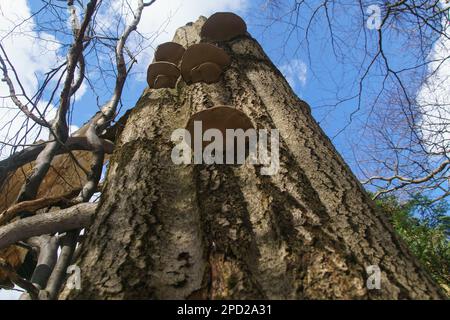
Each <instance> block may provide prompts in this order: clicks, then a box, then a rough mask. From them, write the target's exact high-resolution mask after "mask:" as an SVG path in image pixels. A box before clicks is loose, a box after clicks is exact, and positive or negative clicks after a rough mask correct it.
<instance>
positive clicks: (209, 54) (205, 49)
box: [181, 43, 231, 84]
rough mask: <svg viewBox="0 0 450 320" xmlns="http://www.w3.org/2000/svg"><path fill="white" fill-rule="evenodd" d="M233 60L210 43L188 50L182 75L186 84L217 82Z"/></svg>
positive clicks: (182, 66)
mask: <svg viewBox="0 0 450 320" xmlns="http://www.w3.org/2000/svg"><path fill="white" fill-rule="evenodd" d="M230 62H231V59H230V57H229V56H228V54H227V53H226V52H225V51H224V50H223V49H221V48H219V47H217V46H214V45H212V44H208V43H199V44H194V45H192V46H190V47H189V48H187V50H186V51H185V53H184V54H183V58H182V60H181V75H182V76H183V79H184V81H185V82H186V83H188V84H190V83H197V82H206V83H208V84H210V83H214V82H217V81H218V80H219V78H220V76H221V75H222V72H223V70H224V69H225V68H226V67H227V66H229V65H230Z"/></svg>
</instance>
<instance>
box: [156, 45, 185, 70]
mask: <svg viewBox="0 0 450 320" xmlns="http://www.w3.org/2000/svg"><path fill="white" fill-rule="evenodd" d="M184 51H185V49H184V47H183V46H182V45H181V44H178V43H176V42H165V43H162V44H160V45H159V46H158V47H157V48H156V51H155V61H166V62H171V63H173V64H176V65H178V63H179V62H180V60H181V57H182V56H183V53H184Z"/></svg>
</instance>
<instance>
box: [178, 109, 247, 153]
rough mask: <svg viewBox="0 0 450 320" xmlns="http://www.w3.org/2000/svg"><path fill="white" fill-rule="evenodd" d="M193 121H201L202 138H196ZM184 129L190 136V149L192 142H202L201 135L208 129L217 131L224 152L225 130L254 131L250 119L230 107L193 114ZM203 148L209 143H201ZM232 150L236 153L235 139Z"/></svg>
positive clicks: (192, 146)
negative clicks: (219, 134) (221, 139)
mask: <svg viewBox="0 0 450 320" xmlns="http://www.w3.org/2000/svg"><path fill="white" fill-rule="evenodd" d="M194 121H201V124H202V136H201V137H196V136H195V130H194ZM186 129H187V130H188V131H189V133H190V135H191V148H192V149H194V141H195V140H196V139H200V140H202V141H203V135H204V133H205V132H206V131H207V130H208V129H218V130H219V131H220V132H221V133H222V137H223V150H224V151H226V145H227V141H226V140H227V139H226V136H227V135H226V130H227V129H233V130H237V129H242V130H244V132H245V131H247V130H248V129H254V127H253V124H252V122H251V120H250V118H249V117H248V116H247V115H246V114H245V113H243V112H242V111H239V110H237V109H236V108H234V107H230V106H216V107H212V108H208V109H206V110H202V111H199V112H197V113H195V114H193V115H192V116H191V117H190V118H189V120H188V123H187V125H186ZM202 143H203V148H205V147H206V146H207V145H208V144H210V143H211V142H210V141H203V142H202ZM233 145H234V150H235V151H236V147H237V145H236V138H235V143H234V144H233ZM245 150H246V155H245V156H247V155H248V146H247V144H246V148H245Z"/></svg>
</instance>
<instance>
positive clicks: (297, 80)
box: [280, 59, 308, 88]
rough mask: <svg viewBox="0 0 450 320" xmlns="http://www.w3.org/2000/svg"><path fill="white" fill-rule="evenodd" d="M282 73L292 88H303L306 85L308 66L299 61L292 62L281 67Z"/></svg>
mask: <svg viewBox="0 0 450 320" xmlns="http://www.w3.org/2000/svg"><path fill="white" fill-rule="evenodd" d="M280 71H281V73H282V74H283V75H284V77H285V78H286V80H287V82H289V84H290V85H291V87H292V88H296V87H297V86H301V87H303V86H304V85H305V84H306V79H307V73H308V68H307V66H306V64H305V63H304V62H303V61H301V60H298V59H293V60H290V61H289V62H288V63H286V64H283V65H282V66H280Z"/></svg>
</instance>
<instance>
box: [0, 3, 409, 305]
mask: <svg viewBox="0 0 450 320" xmlns="http://www.w3.org/2000/svg"><path fill="white" fill-rule="evenodd" d="M110 1H112V2H111V3H114V2H115V1H114V0H108V1H106V0H105V2H110ZM12 2H13V1H11V0H0V9H2V11H4V12H8V14H7V15H8V16H10V17H11V20H16V19H15V18H16V17H19V18H20V17H22V18H23V17H26V16H27V14H29V13H30V12H36V11H37V10H39V9H40V8H41V7H42V2H41V1H37V0H28V1H27V0H17V1H14V6H11V3H12ZM131 2H132V3H133V1H131ZM343 2H344V3H345V1H343ZM353 2H354V1H348V5H347V6H343V8H342V10H340V11H339V10H338V11H337V12H336V16H335V17H333V19H335V20H334V21H335V23H336V29H335V30H333V32H334V33H335V35H336V39H338V40H337V41H336V42H335V43H333V42H331V37H330V30H329V29H328V28H327V25H326V23H325V22H326V20H325V16H324V15H323V14H322V15H318V17H317V21H315V22H313V24H312V28H311V33H310V34H309V43H306V41H305V38H304V30H301V29H297V30H292V25H291V22H292V21H294V20H295V19H296V18H297V17H296V16H295V15H292V14H288V12H289V10H290V9H291V8H292V3H293V1H291V0H280V1H278V3H279V6H278V8H275V9H273V8H268V7H267V6H266V4H267V1H266V0H214V1H211V0H191V1H182V0H157V2H156V3H155V4H154V5H153V6H151V7H150V8H148V9H146V10H147V11H148V12H146V13H145V15H144V17H143V20H142V23H141V24H140V27H139V31H140V32H142V33H145V34H147V35H149V36H150V37H152V41H150V42H149V43H150V44H151V45H150V47H149V48H148V49H146V50H144V52H143V54H142V55H141V56H140V57H138V64H137V65H136V66H135V68H134V73H133V75H132V76H131V77H130V78H129V79H128V80H127V83H126V87H125V89H124V94H123V97H122V102H123V108H122V112H124V111H125V110H127V109H129V108H132V107H133V106H134V104H135V102H136V101H137V99H138V98H139V97H140V95H141V94H142V92H143V90H144V89H145V87H146V86H147V83H146V81H145V72H146V68H147V66H148V64H149V63H150V61H151V58H152V51H153V48H155V47H156V46H157V45H158V44H159V43H162V42H165V41H170V40H171V38H172V37H173V34H174V31H175V29H176V28H177V27H179V26H182V25H184V24H186V23H187V22H189V21H194V20H196V18H197V17H198V16H200V15H205V16H209V15H210V14H212V13H214V12H216V11H234V12H236V13H238V14H239V15H240V16H241V17H242V18H244V20H245V21H246V22H247V25H248V30H249V32H250V33H251V34H252V36H253V37H254V38H256V39H257V40H258V41H259V42H260V44H261V45H262V47H263V48H264V50H265V51H266V53H267V54H268V55H269V57H270V58H271V59H272V61H273V62H274V63H275V64H276V65H277V67H278V68H279V69H280V70H281V71H282V72H283V73H284V74H285V76H286V78H287V79H288V80H289V82H290V83H291V86H292V87H293V89H294V91H295V92H296V93H297V95H298V96H299V97H300V98H301V99H303V100H305V101H307V102H308V103H309V104H310V105H311V108H312V111H313V115H314V117H315V118H316V120H317V121H319V122H320V125H321V126H322V128H323V129H324V131H325V132H326V133H327V134H328V136H330V138H332V140H333V143H334V145H335V146H336V148H337V149H338V151H339V152H340V153H341V154H342V155H343V156H344V158H345V159H346V161H347V162H348V163H349V164H350V166H351V168H352V169H353V170H354V171H355V172H356V173H358V172H359V169H358V167H357V166H356V163H355V161H354V156H353V152H354V150H352V148H350V145H351V143H354V142H355V141H359V143H360V144H362V145H364V143H365V140H366V139H367V138H369V137H368V136H367V135H368V134H369V133H368V132H367V131H366V130H365V129H364V127H365V123H366V120H367V119H368V115H369V114H370V112H371V107H372V105H371V104H369V102H370V101H372V100H373V98H374V95H375V94H376V93H377V92H378V91H379V90H380V88H381V79H382V78H381V75H380V73H379V72H378V71H379V70H377V69H375V70H374V73H373V74H371V76H370V78H368V79H367V88H365V90H366V91H364V92H365V95H364V98H363V100H362V101H361V106H360V110H359V111H358V112H356V113H355V111H356V110H358V100H357V99H350V100H348V101H346V102H344V103H341V104H339V105H338V106H330V104H331V105H332V104H334V103H336V101H338V100H343V99H346V98H350V97H352V96H354V95H355V94H356V93H357V91H358V79H359V77H360V76H361V71H360V70H359V66H360V65H359V64H360V63H361V64H362V65H363V66H367V64H368V62H370V61H369V60H368V58H367V57H365V56H364V54H363V52H364V51H363V48H364V42H363V39H364V38H363V32H366V36H367V39H368V48H369V52H373V50H374V49H375V48H376V46H377V43H376V40H377V39H376V31H375V30H369V29H365V28H361V23H363V21H360V20H357V19H355V16H356V13H357V11H355V10H359V8H357V7H355V6H354V5H352V3H353ZM8 4H9V9H8V8H7V7H8ZM111 8H114V7H113V6H111ZM27 9H28V11H27ZM8 10H9V11H8ZM311 13H312V11H311V12H308V11H307V10H306V11H302V12H301V14H300V16H299V17H298V19H299V21H301V22H302V24H304V23H305V19H306V18H307V17H309V16H310V14H311ZM0 14H1V13H0ZM107 14H108V12H106V13H105V16H106V17H107ZM268 17H272V18H274V17H282V18H281V19H277V21H274V20H273V19H270V18H269V19H268ZM46 18H48V16H47V17H46V16H43V17H41V19H43V20H45V19H46ZM293 19H294V20H293ZM2 23H3V25H2ZM30 23H31V29H33V26H35V25H33V23H34V24H35V23H36V21H35V20H33V19H31V21H30ZM105 23H106V22H105ZM2 26H3V30H2ZM268 26H269V27H268ZM7 27H8V23H6V24H5V22H4V21H3V22H1V21H0V35H2V32H3V34H4V32H5V29H6V28H7ZM349 30H355V32H352V33H347V31H349ZM358 30H359V31H358ZM30 32H31V31H30ZM155 32H157V33H158V36H155ZM42 33H46V32H45V31H42ZM47 36H49V37H55V39H57V40H58V41H62V42H64V40H67V39H66V38H65V36H64V35H63V34H62V33H54V34H53V33H51V34H50V35H49V34H47ZM389 36H391V37H392V38H391V39H389V38H388V39H387V41H386V47H385V50H386V52H387V53H388V54H390V57H391V61H392V64H393V66H400V65H403V66H404V65H410V64H412V63H414V61H415V60H414V56H412V54H410V53H409V52H408V51H405V50H402V48H401V47H399V43H400V42H397V41H396V40H397V38H396V37H400V38H401V35H400V36H399V35H396V34H394V33H392V34H391V35H389ZM389 40H392V41H389ZM18 41H19V42H18ZM27 41H32V40H30V38H24V39H15V40H14V41H11V42H10V46H9V48H10V50H12V51H14V50H15V49H16V50H17V54H13V55H11V57H12V58H13V59H12V60H13V63H16V64H19V65H21V67H22V68H23V70H30V71H31V75H30V74H28V76H30V79H28V82H27V86H28V88H29V89H30V90H32V89H33V87H36V84H37V83H36V81H35V80H34V79H33V76H32V75H33V72H35V73H37V74H42V72H43V70H44V69H45V68H44V67H49V66H51V65H52V64H54V63H55V61H57V60H58V58H55V57H51V56H48V55H44V54H42V55H39V54H38V55H37V56H36V51H35V50H34V49H33V48H34V46H31V45H30V44H29V43H28V42H27ZM5 43H6V42H5ZM19 43H20V45H19ZM333 45H334V47H333ZM308 48H309V50H308ZM63 49H64V47H57V48H55V50H54V53H55V54H56V55H58V54H60V53H61V52H62V51H63ZM33 52H34V53H33ZM399 52H401V54H399ZM28 53H29V54H30V57H27V56H26V54H28ZM33 54H34V56H33ZM24 55H25V56H24ZM14 58H16V60H15V61H14ZM60 58H62V57H60ZM31 61H34V63H31ZM36 61H37V62H36ZM40 67H42V68H40ZM91 71H92V73H93V74H94V73H95V70H91ZM96 79H98V80H99V78H96ZM99 81H100V80H99ZM109 85H110V83H109ZM96 86H97V87H99V88H100V89H99V90H100V91H102V90H103V89H105V92H106V91H107V90H106V88H107V85H106V84H105V87H104V88H102V86H103V84H102V83H101V82H99V83H97V84H96ZM0 91H1V85H0ZM82 91H83V94H82V95H81V97H79V98H78V100H77V103H76V104H75V108H74V110H73V115H72V124H73V125H75V126H81V125H82V124H83V123H84V122H85V121H86V120H88V119H89V118H90V116H91V115H92V114H93V112H95V111H96V106H97V100H96V98H95V96H94V95H93V94H92V93H91V91H90V90H89V87H88V86H85V87H84V88H83V90H82ZM47 98H48V95H47ZM99 102H100V104H101V103H102V102H104V101H99ZM2 112H5V111H2V110H1V109H0V116H2ZM352 114H353V115H352ZM351 118H352V122H351V123H350V119H351ZM0 121H1V119H0ZM344 128H346V130H344V131H342V132H341V130H342V129H344ZM74 129H75V128H74ZM339 132H341V133H340V134H339V135H337V136H336V134H337V133H339ZM0 135H1V134H0ZM367 140H370V139H367ZM6 295H9V296H8V297H13V296H16V295H17V294H16V293H14V292H9V293H5V292H4V291H3V290H1V291H0V299H2V298H6V297H7V296H6Z"/></svg>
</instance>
